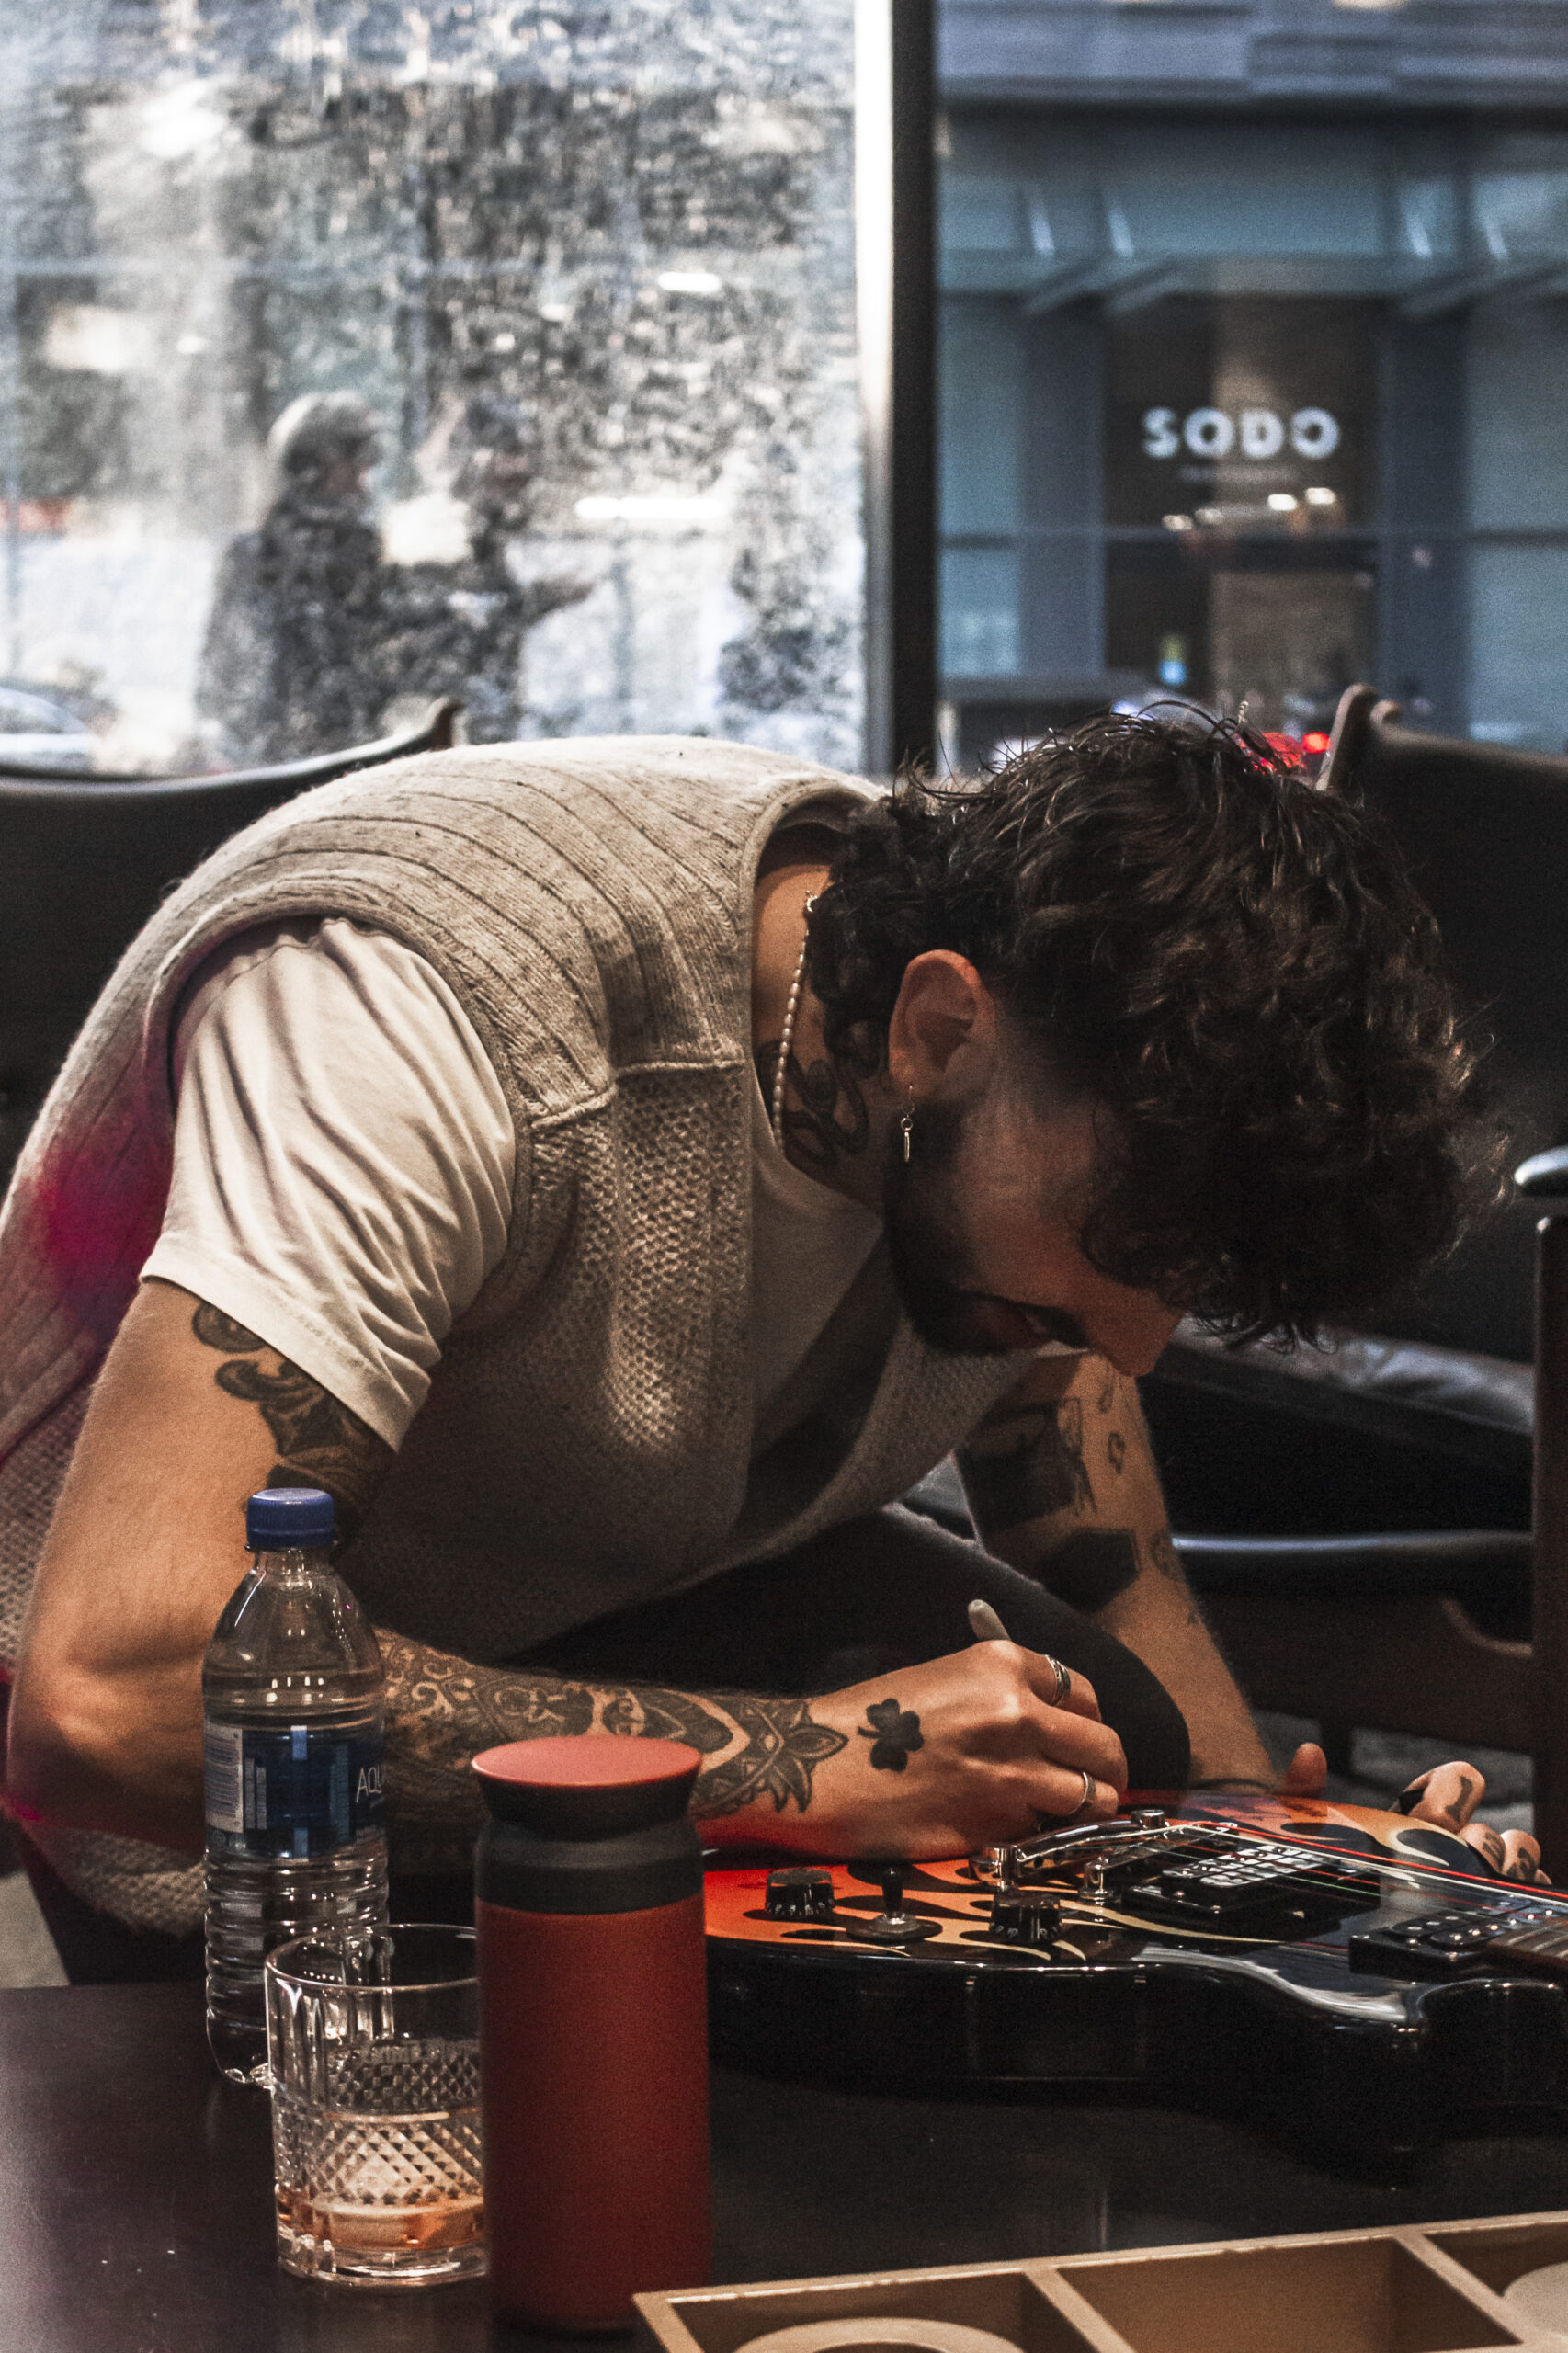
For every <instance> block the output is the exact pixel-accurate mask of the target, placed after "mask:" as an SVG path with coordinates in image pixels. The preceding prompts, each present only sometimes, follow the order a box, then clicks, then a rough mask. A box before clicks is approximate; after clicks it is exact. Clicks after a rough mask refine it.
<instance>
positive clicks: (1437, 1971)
mask: <svg viewBox="0 0 1568 2353" xmlns="http://www.w3.org/2000/svg"><path fill="white" fill-rule="evenodd" d="M1349 1959H1350V1966H1351V1968H1352V1969H1357V1970H1362V1971H1375V1972H1376V1973H1377V1974H1378V1975H1379V1976H1380V1977H1420V1978H1435V1979H1437V1980H1439V1981H1440V1980H1442V1979H1443V1978H1446V1977H1463V1976H1467V1975H1472V1974H1474V1973H1476V1972H1484V1971H1487V1970H1491V1971H1497V1970H1529V1971H1532V1972H1536V1973H1538V1974H1542V1975H1545V1976H1549V1977H1568V1919H1565V1917H1564V1915H1563V1913H1562V1909H1561V1907H1558V1906H1554V1907H1553V1908H1552V1909H1551V1910H1550V1911H1548V1910H1547V1909H1546V1908H1545V1907H1544V1906H1543V1907H1541V1908H1540V1910H1535V1909H1532V1908H1530V1907H1529V1906H1528V1905H1515V1904H1509V1905H1506V1906H1500V1907H1499V1908H1497V1909H1496V1910H1493V1909H1491V1908H1490V1907H1488V1906H1486V1905H1483V1904H1471V1905H1469V1906H1467V1908H1466V1909H1465V1910H1464V1911H1462V1912H1428V1913H1426V1915H1424V1917H1422V1918H1421V1919H1419V1920H1401V1921H1398V1922H1395V1923H1392V1925H1390V1926H1389V1927H1383V1928H1369V1929H1367V1930H1366V1931H1365V1932H1364V1933H1363V1934H1361V1935H1359V1936H1353V1937H1352V1938H1350V1940H1349Z"/></svg>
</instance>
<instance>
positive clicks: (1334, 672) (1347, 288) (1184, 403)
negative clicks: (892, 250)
mask: <svg viewBox="0 0 1568 2353" xmlns="http://www.w3.org/2000/svg"><path fill="white" fill-rule="evenodd" d="M1048 13H1049V14H1050V17H1051V26H1052V31H1051V43H1052V46H1051V97H1050V99H1049V100H1047V99H1043V98H1042V97H1041V96H1040V83H1039V81H1038V79H1037V80H1035V81H1032V82H1031V81H1030V80H1029V79H1028V73H1027V71H1026V60H1025V53H1024V50H1023V48H1021V47H1019V46H1017V42H1016V41H1015V42H1013V43H1012V45H1009V39H1005V38H1004V36H1003V33H1002V30H1001V29H1000V19H999V18H998V17H997V16H996V12H994V11H989V10H983V9H971V8H969V7H967V6H964V5H962V0H949V6H948V7H947V9H946V11H945V22H944V36H943V55H944V60H945V65H946V71H947V73H948V74H949V88H948V91H947V94H946V96H947V119H946V124H945V136H944V139H943V142H942V152H943V162H942V165H941V198H942V201H941V208H940V221H941V248H940V259H939V268H940V276H941V286H942V293H943V324H942V351H943V363H944V364H943V373H942V388H943V390H942V419H941V436H942V449H941V460H942V465H941V479H942V513H941V529H942V539H943V545H944V551H945V566H944V570H943V574H942V594H943V611H944V620H943V634H942V654H943V663H944V672H945V676H944V682H943V693H944V697H945V699H946V700H947V702H948V704H949V721H950V723H949V729H948V733H949V740H950V741H951V743H952V744H953V745H954V746H955V747H956V751H957V755H958V756H960V757H961V758H963V759H965V760H980V759H985V758H987V757H989V756H991V755H992V753H993V752H994V748H995V746H996V745H997V744H998V743H1004V742H1008V741H1014V740H1017V739H1018V738H1019V737H1020V736H1024V735H1028V734H1029V733H1039V732H1040V729H1041V728H1042V727H1045V726H1048V725H1052V724H1057V725H1060V724H1065V723H1071V722H1073V721H1074V720H1075V719H1077V718H1078V717H1081V716H1082V715H1084V714H1085V712H1086V711H1087V710H1091V709H1094V708H1096V707H1097V708H1104V707H1105V705H1106V704H1108V703H1120V704H1123V705H1124V706H1128V707H1133V708H1136V707H1139V706H1142V705H1144V704H1147V703H1149V702H1151V701H1153V699H1157V698H1158V697H1159V696H1161V695H1165V694H1170V693H1180V694H1183V695H1186V696H1187V697H1190V698H1192V699H1196V700H1197V701H1199V703H1201V704H1203V705H1205V706H1206V707H1208V708H1210V709H1212V710H1224V711H1229V712H1236V711H1239V710H1245V712H1246V715H1247V716H1248V718H1249V719H1250V720H1252V721H1253V722H1255V723H1257V724H1260V725H1261V726H1263V727H1265V728H1266V729H1267V730H1269V731H1272V732H1277V733H1281V734H1284V735H1287V736H1291V737H1294V738H1297V739H1302V738H1305V739H1309V740H1313V739H1316V738H1318V737H1321V735H1322V734H1323V733H1324V732H1325V731H1326V728H1327V726H1328V723H1329V722H1330V719H1331V716H1332V713H1333V710H1334V707H1335V701H1336V699H1337V698H1338V695H1339V694H1340V692H1341V690H1342V689H1343V688H1344V687H1346V685H1348V684H1349V683H1350V682H1351V681H1352V680H1353V679H1355V678H1357V677H1363V676H1364V677H1368V678H1369V679H1371V680H1372V681H1373V682H1374V683H1375V684H1376V685H1377V686H1378V687H1379V688H1381V690H1382V691H1383V692H1384V693H1386V694H1389V695H1391V696H1393V697H1395V698H1396V699H1398V700H1399V701H1400V702H1401V703H1402V704H1403V707H1404V710H1405V714H1406V717H1407V719H1408V720H1409V721H1410V722H1412V723H1414V724H1415V725H1416V726H1418V727H1427V728H1432V729H1435V730H1437V731H1439V732H1447V733H1454V734H1462V733H1470V734H1472V735H1473V736H1475V737H1477V738H1478V739H1482V740H1486V741H1491V742H1498V743H1508V744H1515V745H1521V746H1524V747H1527V748H1529V747H1534V748H1540V749H1546V750H1552V751H1561V750H1562V749H1563V748H1564V745H1568V661H1565V660H1564V658H1563V655H1562V652H1561V648H1562V646H1563V645H1564V644H1568V603H1565V602H1564V597H1565V595H1568V569H1565V567H1568V431H1565V429H1564V423H1563V418H1564V402H1563V386H1564V384H1565V383H1568V306H1565V305H1564V302H1563V300H1562V295H1563V290H1564V288H1565V287H1568V133H1565V132H1564V131H1562V130H1561V129H1560V128H1551V129H1541V128H1540V127H1539V123H1540V116H1539V114H1538V115H1537V117H1536V125H1537V126H1538V127H1523V125H1522V123H1521V121H1520V118H1523V117H1524V116H1525V113H1526V103H1527V102H1526V97H1524V96H1523V95H1521V94H1520V93H1519V92H1516V91H1514V90H1513V88H1512V85H1511V83H1510V81H1509V75H1512V76H1513V77H1514V80H1516V81H1517V79H1518V77H1519V76H1520V75H1523V74H1526V73H1527V66H1528V80H1529V85H1530V89H1531V91H1532V92H1533V93H1535V94H1536V95H1535V97H1533V98H1532V99H1531V101H1530V103H1532V104H1536V103H1539V102H1541V101H1544V100H1545V99H1546V97H1548V95H1549V94H1550V95H1551V96H1552V97H1554V99H1555V100H1556V101H1557V102H1558V103H1561V101H1562V97H1563V96H1564V95H1565V94H1568V46H1564V45H1563V44H1562V41H1561V40H1560V37H1559V35H1558V34H1557V33H1555V32H1552V33H1551V35H1550V40H1549V37H1548V31H1547V28H1546V27H1545V20H1544V18H1543V20H1542V26H1541V28H1540V41H1541V44H1542V46H1541V52H1540V55H1539V56H1537V55H1536V54H1535V52H1534V51H1531V52H1530V53H1529V55H1528V60H1527V59H1526V57H1525V53H1524V52H1523V51H1517V45H1516V48H1515V49H1514V50H1510V51H1509V52H1508V54H1509V58H1510V59H1511V60H1512V61H1513V63H1511V64H1510V65H1509V66H1508V70H1507V73H1506V74H1505V73H1504V71H1503V69H1502V64H1501V63H1500V52H1497V51H1495V42H1496V40H1498V39H1500V38H1501V36H1500V35H1498V34H1497V33H1496V32H1495V30H1494V28H1493V19H1494V12H1489V11H1487V10H1486V9H1484V8H1483V7H1479V6H1466V5H1464V0H1457V4H1456V6H1454V7H1453V8H1452V9H1451V10H1449V11H1448V12H1447V13H1446V15H1445V18H1444V26H1445V29H1444V32H1443V35H1442V40H1443V42H1446V43H1448V44H1449V46H1448V47H1446V48H1443V49H1442V51H1441V56H1442V59H1443V60H1444V61H1446V62H1445V63H1443V65H1442V70H1443V72H1445V73H1449V74H1451V72H1452V56H1453V55H1456V54H1460V53H1462V51H1464V49H1465V48H1466V46H1467V45H1469V46H1470V47H1471V48H1473V49H1474V50H1475V51H1476V53H1477V55H1478V57H1479V56H1481V54H1482V53H1483V51H1484V52H1485V54H1486V56H1487V58H1488V59H1489V60H1490V63H1489V65H1488V73H1489V74H1491V77H1492V78H1491V80H1490V82H1489V83H1488V85H1487V86H1488V87H1489V88H1491V89H1494V91H1495V92H1496V93H1497V100H1496V104H1495V106H1494V112H1493V113H1492V115H1491V116H1490V117H1488V116H1486V115H1483V114H1471V115H1470V116H1469V117H1467V119H1465V120H1464V121H1463V122H1462V123H1461V122H1460V121H1458V120H1457V119H1445V120H1444V121H1443V122H1442V123H1441V124H1435V123H1433V122H1429V121H1423V120H1418V119H1415V115H1414V114H1413V113H1412V112H1411V111H1410V110H1409V109H1408V108H1404V107H1403V106H1402V105H1400V104H1397V103H1395V102H1393V100H1392V98H1391V100H1390V102H1389V104H1388V105H1387V106H1386V107H1385V108H1383V109H1382V111H1381V112H1380V111H1379V108H1378V105H1377V103H1376V102H1375V101H1374V99H1373V98H1372V97H1370V96H1369V92H1368V90H1367V89H1366V87H1365V86H1364V85H1361V84H1359V83H1358V82H1357V80H1356V76H1357V74H1358V73H1359V72H1360V71H1361V69H1362V66H1363V64H1364V62H1365V58H1364V52H1363V51H1361V50H1359V49H1358V47H1357V40H1358V37H1359V34H1358V28H1357V27H1356V26H1355V25H1354V24H1353V23H1352V22H1351V19H1350V15H1349V13H1348V12H1346V15H1345V17H1344V19H1343V21H1341V19H1340V17H1338V16H1333V17H1332V18H1331V12H1328V11H1326V10H1320V11H1318V12H1317V13H1316V14H1315V15H1314V17H1313V23H1314V27H1315V28H1316V29H1315V30H1314V33H1313V37H1312V38H1313V41H1314V43H1316V44H1317V46H1316V47H1314V48H1313V51H1312V54H1313V57H1314V59H1315V60H1316V63H1314V64H1313V65H1312V74H1311V76H1310V77H1309V78H1310V80H1311V87H1310V89H1309V88H1308V87H1307V86H1306V85H1305V84H1303V85H1302V87H1301V90H1299V91H1298V90H1296V89H1295V88H1294V86H1293V85H1292V81H1291V76H1292V74H1297V73H1298V72H1299V73H1301V74H1305V73H1306V67H1305V65H1304V64H1302V63H1301V62H1300V60H1297V61H1296V62H1295V63H1292V58H1293V56H1294V52H1289V53H1287V52H1288V47H1289V45H1288V44H1287V48H1286V49H1285V50H1280V51H1278V54H1277V53H1276V52H1275V51H1274V49H1272V48H1270V46H1269V44H1270V43H1271V42H1273V41H1274V40H1275V39H1276V31H1277V28H1278V17H1277V16H1276V15H1275V14H1274V13H1273V12H1270V11H1267V10H1266V9H1264V8H1262V7H1261V6H1246V5H1244V6H1242V7H1241V9H1240V11H1239V12H1237V11H1233V12H1232V19H1233V18H1234V17H1235V16H1236V15H1237V14H1238V13H1239V15H1240V17H1242V18H1243V19H1244V20H1245V22H1246V23H1247V25H1248V28H1249V30H1248V34H1247V39H1246V40H1243V41H1242V43H1241V46H1240V48H1239V49H1238V48H1236V47H1235V46H1234V45H1233V43H1232V44H1231V45H1229V46H1227V44H1228V43H1230V42H1231V36H1230V35H1229V34H1226V35H1225V36H1224V37H1223V38H1221V33H1220V31H1219V29H1218V20H1217V19H1216V20H1215V23H1214V24H1213V25H1210V23H1209V21H1208V20H1207V19H1202V20H1200V19H1199V18H1198V17H1195V18H1194V19H1193V24H1192V26H1191V28H1187V29H1184V35H1183V39H1184V41H1186V42H1187V43H1188V49H1187V51H1184V52H1183V57H1184V59H1185V60H1186V62H1185V63H1180V64H1179V65H1178V63H1177V62H1176V52H1175V51H1171V50H1167V49H1165V48H1162V47H1161V46H1160V44H1159V43H1158V42H1157V41H1155V42H1153V45H1152V46H1151V41H1150V38H1149V37H1148V28H1143V27H1142V17H1141V16H1140V14H1139V12H1137V11H1124V12H1122V14H1121V16H1119V17H1118V16H1116V15H1115V13H1114V12H1112V14H1111V15H1110V16H1108V17H1104V21H1103V22H1102V21H1101V19H1100V18H1099V17H1096V23H1095V25H1094V26H1093V27H1091V26H1090V24H1089V21H1088V15H1087V14H1086V13H1085V12H1076V13H1074V12H1071V11H1069V12H1064V13H1063V12H1047V11H1045V10H1043V9H1042V10H1040V11H1039V12H1034V11H1025V10H1020V11H1019V12H1017V19H1018V21H1019V22H1021V21H1022V20H1023V18H1024V17H1025V16H1026V15H1028V16H1029V17H1030V18H1031V20H1033V18H1034V17H1036V16H1037V15H1038V17H1039V19H1040V21H1042V22H1043V20H1044V18H1045V17H1046V15H1047V14H1048ZM1232 19H1227V22H1230V21H1232ZM1009 21H1010V22H1011V21H1013V20H1012V19H1011V18H1010V19H1009ZM1434 23H1435V20H1429V19H1428V18H1427V17H1424V16H1422V15H1421V14H1420V13H1419V12H1416V11H1410V12H1407V13H1397V12H1396V13H1394V14H1391V15H1389V16H1386V17H1380V19H1379V38H1380V40H1383V41H1386V42H1387V43H1389V44H1392V47H1391V51H1390V53H1391V55H1392V54H1394V53H1396V52H1397V55H1398V58H1399V61H1400V62H1399V72H1400V74H1402V75H1404V76H1407V77H1408V86H1409V87H1410V88H1412V89H1414V88H1415V86H1416V85H1417V84H1418V83H1419V82H1420V78H1421V76H1422V74H1426V73H1436V72H1437V58H1438V50H1437V47H1436V46H1434V44H1435V43H1437V33H1436V31H1435V29H1434ZM1489 28H1491V29H1489ZM1509 38H1510V39H1512V38H1513V37H1512V36H1510V37H1509ZM1532 38H1534V36H1532ZM1249 43H1250V48H1249ZM1489 43H1491V44H1493V46H1492V47H1491V48H1489V47H1488V44H1489ZM1551 44H1556V46H1555V47H1553V46H1551ZM1456 45H1457V47H1456ZM1303 54H1304V52H1303ZM1248 56H1250V57H1251V59H1252V61H1253V62H1252V64H1251V66H1248V67H1240V66H1238V64H1237V60H1238V59H1242V58H1245V57H1248ZM1238 74H1240V75H1241V81H1240V83H1239V84H1238V83H1237V82H1236V81H1234V80H1226V79H1225V77H1226V76H1233V77H1234V76H1236V75H1238ZM1248 74H1251V75H1253V76H1254V80H1248V79H1247V78H1246V77H1247V75H1248ZM1184 75H1185V76H1187V79H1186V81H1185V83H1184V80H1183V76H1184ZM1336 77H1337V78H1336ZM1221 86H1223V88H1224V90H1225V93H1226V96H1227V98H1228V99H1229V100H1232V101H1236V102H1237V103H1236V104H1235V106H1234V108H1233V111H1231V112H1229V113H1227V115H1226V116H1225V117H1224V119H1223V120H1222V122H1221V119H1219V118H1217V117H1216V115H1215V114H1214V113H1213V111H1212V106H1213V99H1214V95H1215V92H1216V89H1218V88H1220V87H1221ZM1391 87H1392V85H1391ZM1521 89H1522V85H1521ZM979 93H983V96H982V95H977V94H979ZM1074 94H1077V95H1078V97H1079V102H1078V103H1076V104H1074V102H1073V101H1074ZM1287 97H1291V98H1294V99H1297V100H1299V101H1300V105H1301V112H1300V113H1298V114H1297V116H1296V117H1295V118H1294V119H1291V117H1290V115H1289V114H1286V113H1284V112H1282V111H1280V110H1279V102H1280V101H1282V100H1284V99H1286V98H1287ZM1250 99H1256V100H1257V101H1258V104H1257V108H1256V111H1252V112H1250V113H1249V112H1248V110H1247V108H1246V106H1245V105H1244V104H1243V103H1241V102H1243V101H1246V100H1250ZM1341 101H1343V103H1341ZM1510 108H1517V116H1516V117H1515V118H1514V119H1510ZM1309 110H1310V116H1311V119H1308V112H1309ZM1005 583H1006V584H1008V585H1004V584H1005ZM1004 611H1006V613H1007V614H1008V615H1009V619H1008V620H1007V622H1006V630H1004V627H1003V624H1002V623H1001V621H1000V620H994V619H987V618H986V617H987V616H1000V615H1001V614H1002V613H1003V612H1004ZM1007 633H1011V635H1012V639H1013V642H1014V645H1015V648H1016V651H1015V654H1014V659H1013V665H1012V676H1011V679H1010V680H1009V679H1008V677H1007V676H1006V674H1005V670H1004V665H1002V664H1001V662H1000V660H999V658H998V657H999V655H1000V653H1001V650H1002V647H1003V643H1004V638H1005V635H1006V634H1007ZM982 645H983V646H984V648H985V652H984V655H983V658H982V654H981V651H980V649H981V647H982Z"/></svg>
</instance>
